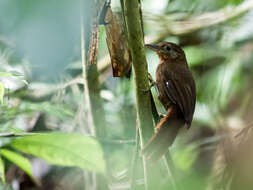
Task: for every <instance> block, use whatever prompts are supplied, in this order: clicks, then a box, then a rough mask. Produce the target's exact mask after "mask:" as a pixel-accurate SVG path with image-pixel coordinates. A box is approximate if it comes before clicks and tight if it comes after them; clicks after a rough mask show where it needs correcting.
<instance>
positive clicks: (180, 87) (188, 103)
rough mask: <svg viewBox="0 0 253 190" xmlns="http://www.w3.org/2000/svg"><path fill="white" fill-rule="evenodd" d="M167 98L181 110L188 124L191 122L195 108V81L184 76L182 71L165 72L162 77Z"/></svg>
mask: <svg viewBox="0 0 253 190" xmlns="http://www.w3.org/2000/svg"><path fill="white" fill-rule="evenodd" d="M163 82H164V85H165V92H166V95H167V96H168V98H169V99H170V100H171V101H172V102H173V103H174V104H177V105H178V106H179V108H180V110H181V111H182V113H183V115H184V118H185V121H186V123H187V124H188V126H189V125H190V124H191V121H192V116H193V112H194V108H195V101H196V100H195V99H196V92H195V83H194V80H193V78H191V77H189V78H184V76H183V73H167V76H166V77H165V78H164V81H163Z"/></svg>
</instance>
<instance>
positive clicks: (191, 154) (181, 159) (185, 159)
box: [173, 144, 198, 171]
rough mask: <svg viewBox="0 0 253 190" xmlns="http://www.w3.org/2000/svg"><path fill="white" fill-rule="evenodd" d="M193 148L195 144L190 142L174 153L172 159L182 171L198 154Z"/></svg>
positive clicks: (190, 164)
mask: <svg viewBox="0 0 253 190" xmlns="http://www.w3.org/2000/svg"><path fill="white" fill-rule="evenodd" d="M195 148H196V144H190V145H188V146H186V147H184V148H183V149H181V150H178V151H177V152H175V153H174V155H173V160H175V164H176V165H177V167H179V168H180V169H182V170H184V171H186V170H188V169H190V168H191V166H192V164H193V163H194V161H195V160H196V158H197V156H198V152H197V151H196V149H195Z"/></svg>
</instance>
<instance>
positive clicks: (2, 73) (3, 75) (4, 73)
mask: <svg viewBox="0 0 253 190" xmlns="http://www.w3.org/2000/svg"><path fill="white" fill-rule="evenodd" d="M12 76H14V75H13V74H12V73H10V72H0V77H12Z"/></svg>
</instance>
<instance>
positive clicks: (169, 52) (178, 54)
mask: <svg viewBox="0 0 253 190" xmlns="http://www.w3.org/2000/svg"><path fill="white" fill-rule="evenodd" d="M145 47H147V48H149V49H151V50H153V51H155V52H156V53H157V54H158V56H159V58H160V60H162V61H172V62H174V61H177V60H182V61H183V62H185V54H184V51H183V50H182V49H181V47H180V46H178V45H176V44H174V43H172V42H160V43H158V44H157V45H153V44H145ZM182 61H180V62H182Z"/></svg>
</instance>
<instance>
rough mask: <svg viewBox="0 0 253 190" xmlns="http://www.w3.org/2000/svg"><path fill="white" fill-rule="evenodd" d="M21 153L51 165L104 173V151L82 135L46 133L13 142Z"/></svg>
mask: <svg viewBox="0 0 253 190" xmlns="http://www.w3.org/2000/svg"><path fill="white" fill-rule="evenodd" d="M11 146H12V147H13V148H15V149H17V150H19V151H22V152H24V153H27V154H32V155H34V156H37V157H40V158H42V159H44V160H46V161H48V162H49V163H51V164H56V165H62V166H77V167H80V168H82V169H87V170H91V171H96V172H100V173H103V172H104V171H105V161H104V158H103V151H102V149H101V147H100V145H99V143H98V141H96V140H95V139H94V138H92V137H88V136H84V135H81V134H63V133H44V134H36V135H29V136H24V137H22V138H18V139H15V140H14V141H12V143H11Z"/></svg>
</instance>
